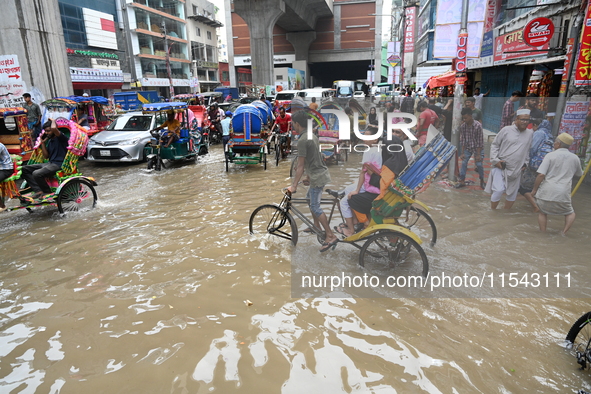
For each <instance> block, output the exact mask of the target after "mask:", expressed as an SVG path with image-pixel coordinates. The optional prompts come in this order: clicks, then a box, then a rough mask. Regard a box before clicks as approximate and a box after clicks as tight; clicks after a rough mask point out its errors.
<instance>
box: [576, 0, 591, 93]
mask: <svg viewBox="0 0 591 394" xmlns="http://www.w3.org/2000/svg"><path fill="white" fill-rule="evenodd" d="M579 48H580V49H579V57H578V59H577V69H576V71H575V86H586V85H591V2H588V3H587V13H586V15H585V21H584V23H583V32H582V33H581V45H580V47H579Z"/></svg>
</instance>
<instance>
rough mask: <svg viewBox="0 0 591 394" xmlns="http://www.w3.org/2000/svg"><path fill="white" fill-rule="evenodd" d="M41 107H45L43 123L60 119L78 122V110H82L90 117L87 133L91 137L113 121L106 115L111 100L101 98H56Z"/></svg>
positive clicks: (43, 103)
mask: <svg viewBox="0 0 591 394" xmlns="http://www.w3.org/2000/svg"><path fill="white" fill-rule="evenodd" d="M41 105H43V106H45V111H44V113H43V118H42V123H44V122H45V121H46V120H47V119H49V118H53V119H56V118H58V117H62V118H65V119H68V120H73V121H74V122H78V114H77V113H76V109H77V108H82V110H83V111H84V113H85V114H86V116H87V117H88V124H89V129H88V130H87V133H88V136H89V137H92V136H93V135H95V134H96V133H98V132H100V131H103V130H104V129H105V128H106V127H107V126H109V124H111V121H112V119H109V118H108V117H107V116H106V114H105V109H106V108H108V107H109V100H108V99H106V98H104V97H101V96H89V97H84V96H68V97H55V98H53V99H50V100H45V101H44V102H42V103H41Z"/></svg>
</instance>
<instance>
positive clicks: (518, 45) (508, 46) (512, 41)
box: [494, 30, 550, 65]
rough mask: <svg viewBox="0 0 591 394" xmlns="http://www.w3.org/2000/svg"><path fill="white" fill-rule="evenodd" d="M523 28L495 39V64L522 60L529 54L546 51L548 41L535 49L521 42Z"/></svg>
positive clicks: (534, 54) (548, 46)
mask: <svg viewBox="0 0 591 394" xmlns="http://www.w3.org/2000/svg"><path fill="white" fill-rule="evenodd" d="M522 37H523V30H517V31H514V32H511V33H507V34H503V35H502V36H500V37H497V38H496V40H495V55H494V62H495V65H498V64H503V63H515V61H511V62H509V60H515V59H517V60H522V59H524V58H525V60H527V58H528V57H531V56H539V55H543V54H545V53H547V51H548V48H550V43H549V42H546V43H545V44H543V45H541V46H539V47H536V48H535V49H534V48H532V47H530V46H529V45H527V44H526V43H524V42H523V39H522Z"/></svg>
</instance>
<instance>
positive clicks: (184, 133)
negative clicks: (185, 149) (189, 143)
mask: <svg viewBox="0 0 591 394" xmlns="http://www.w3.org/2000/svg"><path fill="white" fill-rule="evenodd" d="M180 137H181V139H183V138H189V130H187V129H181V135H180Z"/></svg>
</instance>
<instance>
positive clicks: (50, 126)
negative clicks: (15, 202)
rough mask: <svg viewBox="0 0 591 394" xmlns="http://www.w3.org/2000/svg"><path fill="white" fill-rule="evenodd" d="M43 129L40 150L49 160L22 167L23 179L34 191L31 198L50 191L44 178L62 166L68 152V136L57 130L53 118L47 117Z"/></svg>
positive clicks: (41, 195) (50, 175) (39, 196)
mask: <svg viewBox="0 0 591 394" xmlns="http://www.w3.org/2000/svg"><path fill="white" fill-rule="evenodd" d="M43 129H44V130H45V133H44V134H43V135H42V137H41V141H42V142H41V150H42V152H43V157H44V158H45V159H49V161H48V162H47V163H41V164H30V165H26V166H23V169H22V172H23V179H24V180H25V181H27V185H29V186H30V187H31V189H33V191H34V192H35V193H34V194H33V195H32V196H31V197H32V198H33V199H38V198H41V197H43V196H44V195H45V194H50V193H51V188H50V187H49V185H48V184H47V182H46V181H45V178H48V177H52V176H53V175H55V173H56V172H58V171H59V170H60V169H61V168H62V163H63V162H64V159H65V157H66V153H67V152H68V137H66V136H65V135H63V134H62V133H61V132H60V131H59V129H58V128H57V125H56V124H55V119H48V120H47V122H45V124H44V125H43ZM47 139H49V142H47V144H46V141H47ZM46 145H47V146H46Z"/></svg>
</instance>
